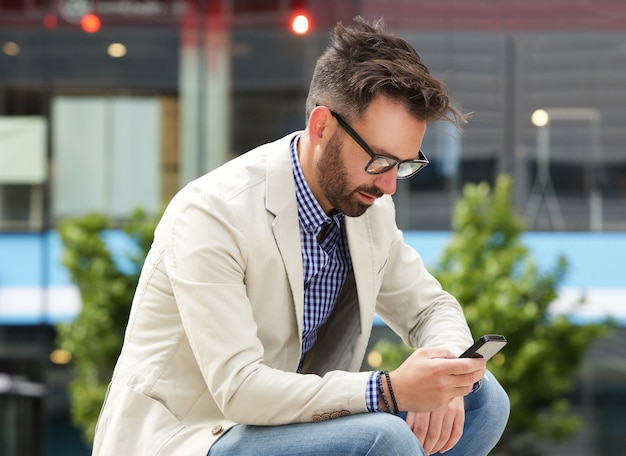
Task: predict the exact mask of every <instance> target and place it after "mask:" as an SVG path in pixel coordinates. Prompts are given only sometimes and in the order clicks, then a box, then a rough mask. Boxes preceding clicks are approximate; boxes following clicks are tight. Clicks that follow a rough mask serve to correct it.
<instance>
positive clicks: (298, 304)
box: [265, 133, 304, 337]
mask: <svg viewBox="0 0 626 456" xmlns="http://www.w3.org/2000/svg"><path fill="white" fill-rule="evenodd" d="M296 134H298V133H294V134H292V135H289V136H287V137H285V138H283V139H281V140H279V141H278V142H277V143H276V147H275V148H274V149H273V150H271V151H270V152H269V154H268V160H267V175H266V182H267V187H266V203H265V204H266V208H267V210H268V211H269V212H271V213H272V214H274V216H275V218H274V221H273V231H274V239H275V240H276V245H277V246H278V249H279V251H280V254H281V256H282V258H283V263H284V265H285V272H286V274H287V278H288V280H289V284H290V287H291V293H292V296H293V302H294V305H295V311H296V320H297V323H298V333H299V334H300V337H302V325H303V318H304V317H303V315H304V272H303V270H302V254H301V247H300V225H299V221H298V207H297V204H296V190H295V186H294V180H293V171H292V166H291V155H290V149H289V148H290V144H291V141H292V139H293V137H294V136H295V135H296ZM270 286H271V285H270Z"/></svg>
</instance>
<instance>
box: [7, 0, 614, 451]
mask: <svg viewBox="0 0 626 456" xmlns="http://www.w3.org/2000/svg"><path fill="white" fill-rule="evenodd" d="M298 10H303V11H305V12H306V13H307V15H308V16H309V19H310V21H311V30H310V31H309V32H308V33H306V34H303V35H297V34H294V33H293V32H292V30H291V29H290V26H289V23H290V20H291V18H292V16H293V14H294V13H295V12H296V11H298ZM356 15H362V16H364V17H367V18H370V19H374V18H378V17H383V18H384V19H385V21H386V22H387V25H388V27H389V28H390V29H391V30H392V31H394V32H396V33H398V34H400V35H402V36H403V37H405V38H406V39H407V40H409V41H410V42H411V43H412V44H413V45H414V46H415V47H416V49H417V50H418V52H419V53H420V54H421V56H422V58H423V60H424V62H425V63H426V65H427V66H428V67H429V68H430V69H431V71H432V72H433V73H434V74H436V75H438V76H439V77H441V78H442V79H443V80H444V81H445V82H446V83H447V84H448V85H449V87H450V90H451V93H452V94H453V96H454V98H455V100H456V101H457V103H458V105H459V107H460V108H461V109H462V110H464V111H472V112H474V115H473V118H472V120H471V121H470V123H469V124H468V125H467V126H466V128H465V131H464V133H463V134H462V135H460V134H459V133H458V132H456V131H455V130H451V129H450V128H449V127H448V126H447V125H445V124H438V125H434V126H432V127H431V128H430V129H429V131H428V133H427V136H426V138H425V141H424V144H423V150H424V151H425V152H426V154H427V156H428V157H429V158H430V160H431V165H430V166H429V167H427V168H426V169H425V170H424V171H423V172H422V173H420V175H419V176H418V177H417V178H415V179H411V180H408V181H402V182H400V183H399V186H398V192H397V194H396V195H395V199H396V203H397V207H398V222H399V225H400V227H401V228H402V229H404V230H406V231H407V232H416V233H418V234H417V235H418V236H419V233H420V232H424V233H427V232H431V231H436V232H447V231H448V230H449V229H450V219H451V214H452V211H453V208H454V204H455V201H456V200H457V198H458V196H459V194H460V192H461V191H462V187H463V185H464V184H465V183H467V182H478V181H487V182H490V183H493V182H494V181H495V178H496V177H497V175H499V174H501V173H508V174H510V175H512V176H513V178H514V182H515V204H516V207H517V209H518V212H519V213H520V214H522V215H524V216H525V217H526V218H527V221H528V224H529V227H530V229H531V234H533V233H537V234H540V233H545V232H550V233H553V234H555V235H559V234H561V235H564V236H565V235H573V236H574V237H572V238H567V237H566V238H565V239H572V241H571V242H572V243H571V244H569V245H570V246H574V247H575V248H576V249H577V250H579V249H583V250H584V249H585V248H587V249H592V248H597V247H596V246H597V244H593V245H591V244H589V246H588V247H585V245H586V244H585V242H586V239H593V240H594V241H593V242H599V241H598V240H599V239H600V241H602V240H604V244H603V245H604V247H603V248H604V249H605V250H603V252H606V253H605V254H604V258H605V260H606V258H614V260H613V262H612V263H609V264H606V265H605V266H606V272H599V271H590V272H589V274H580V271H579V275H580V276H581V279H580V280H579V281H578V282H576V283H573V284H572V286H574V287H575V286H579V287H592V288H597V289H600V290H606V289H610V290H613V289H617V290H621V291H618V292H616V294H611V295H610V296H611V297H609V298H603V297H600V298H598V299H599V300H598V301H597V302H599V303H600V304H599V305H601V304H602V299H607V300H609V301H610V302H611V303H613V304H614V303H615V302H616V301H617V302H618V305H617V307H618V308H617V310H616V315H617V316H618V317H620V316H623V315H625V314H626V300H625V299H624V294H623V293H622V292H623V289H626V280H624V279H625V278H624V274H623V271H624V270H626V269H624V266H625V265H624V263H623V260H621V257H623V254H622V255H621V257H620V255H619V254H618V253H617V252H616V251H615V250H614V249H613V250H612V249H611V247H610V246H611V245H613V246H615V245H618V246H623V245H624V242H625V241H624V239H625V238H626V234H624V233H625V232H626V128H624V127H625V126H626V4H625V3H623V2H621V1H619V0H595V1H591V0H508V1H506V2H504V1H500V2H498V1H493V0H441V1H437V2H433V1H427V0H345V1H335V0H315V1H313V0H310V1H296V0H172V1H162V0H91V1H90V0H0V363H1V364H0V405H3V406H2V407H1V408H0V424H2V425H3V426H2V427H5V428H6V429H11V426H14V427H15V426H20V423H23V426H26V425H28V426H30V427H34V428H37V429H41V430H42V432H44V433H45V435H46V436H47V438H46V439H45V440H43V441H39V442H38V441H33V439H21V440H20V439H19V438H18V437H15V436H18V435H19V433H18V432H13V433H12V432H10V430H9V431H6V432H5V433H4V435H6V436H14V437H12V438H11V439H9V438H8V437H7V438H5V439H4V440H3V441H2V442H3V443H1V445H7V446H6V447H4V448H19V449H21V451H22V452H21V453H20V454H57V453H56V449H58V448H60V447H59V445H70V444H71V443H68V442H74V441H75V437H76V436H75V433H74V431H73V430H72V429H71V427H70V426H69V424H68V418H67V400H66V397H65V396H64V394H65V393H64V391H65V385H66V383H67V380H68V378H69V377H68V375H69V374H68V372H69V371H68V369H67V366H63V365H59V364H54V363H52V362H51V361H50V359H49V356H48V355H49V354H50V352H51V351H52V350H53V348H54V330H53V325H54V324H55V323H56V322H57V321H60V320H67V319H69V318H72V315H73V314H75V312H76V310H77V308H76V306H77V305H79V303H78V304H77V296H76V291H75V290H74V289H73V288H72V287H71V286H69V285H68V284H67V278H66V277H63V272H62V271H58V268H59V266H58V256H57V255H58V252H59V244H58V239H57V238H56V237H55V235H54V229H55V227H56V225H57V223H58V222H59V221H60V220H62V219H63V218H66V217H71V216H79V215H82V214H84V213H85V212H87V211H100V212H104V213H107V214H108V215H110V216H111V218H112V219H114V220H119V221H123V220H124V219H126V218H127V217H128V216H129V214H130V213H131V211H132V210H133V209H134V208H135V207H137V206H141V207H143V208H145V209H147V210H148V211H153V212H156V211H158V209H159V208H160V206H161V204H162V203H163V202H164V201H167V200H168V199H169V198H170V197H171V196H172V195H173V194H174V193H175V192H176V191H177V190H178V189H179V188H180V187H181V186H182V185H184V184H185V183H186V182H188V181H190V180H192V179H194V178H195V177H198V176H200V175H201V174H203V173H205V172H206V171H208V170H210V169H212V168H214V167H216V166H218V165H219V164H220V163H223V162H224V161H225V160H228V159H229V158H231V157H234V156H236V155H239V154H242V153H245V152H246V151H248V150H249V149H251V148H253V147H255V146H256V145H259V144H261V143H264V142H267V141H271V140H273V139H276V138H278V137H280V136H282V135H284V134H286V133H289V132H291V131H293V130H297V129H302V128H303V127H304V121H305V118H304V100H305V97H306V94H307V90H308V83H309V80H310V75H311V73H312V70H313V66H314V64H315V59H316V58H317V56H319V54H320V53H321V52H322V51H323V49H324V47H325V46H326V43H327V41H328V34H329V32H330V31H331V30H332V27H333V25H334V24H335V23H336V22H338V21H342V22H343V23H348V22H349V21H350V20H351V18H352V17H354V16H356ZM533 114H535V116H533ZM585 234H588V235H589V237H586V236H584V235H585ZM580 235H583V236H582V237H581V236H580ZM601 236H608V237H601ZM559 239H563V238H559ZM564 248H565V247H564ZM418 249H419V247H418ZM540 249H541V247H540ZM596 252H597V251H596ZM576 253H577V254H580V252H578V251H577V252H576ZM620 261H622V262H620ZM596 262H597V258H596V257H594V256H593V254H588V255H586V256H584V257H581V258H580V264H581V265H583V264H584V265H585V267H593V265H591V266H590V264H591V263H596ZM620 268H621V269H620ZM596 269H598V268H596ZM583 270H584V269H583ZM620 271H622V272H621V273H620ZM592 275H595V276H597V277H598V279H597V280H598V282H597V283H589V282H585V280H590V279H589V277H590V276H592ZM31 276H32V278H27V277H31ZM582 276H585V277H582ZM59 284H60V285H61V286H56V285H59ZM602 296H605V295H602ZM621 312H622V313H621ZM617 334H618V336H619V335H620V334H622V333H621V332H620V331H618V332H617ZM619 337H622V339H623V335H622V336H619ZM619 337H618V340H622V339H620V338H619ZM614 356H615V358H611V359H621V356H623V353H616V354H615V353H614ZM622 361H623V360H622ZM618 364H619V363H618ZM621 369H622V370H624V367H623V366H622V367H621ZM617 372H618V373H617V374H615V373H613V374H612V375H616V377H615V378H616V379H617V380H615V381H616V382H617V383H619V381H623V380H624V378H626V374H624V372H622V371H617ZM620 372H621V373H620ZM3 375H4V376H3ZM596 380H597V379H596ZM614 383H615V382H614ZM614 383H611V385H613V384H614ZM45 386H47V390H46V389H45V388H44V387H45ZM617 389H618V390H619V388H617ZM610 397H611V398H613V399H611V400H608V401H607V402H609V403H612V404H615V403H619V402H615V401H624V400H626V399H625V393H624V391H623V389H622V390H621V392H620V393H616V394H615V395H614V396H610ZM616 398H617V399H616ZM587 405H588V404H587ZM42 411H43V413H42ZM614 413H616V414H617V412H614ZM42 416H43V418H42ZM615 416H617V415H615ZM620 416H621V418H620V419H622V420H624V417H623V415H620ZM608 422H620V421H619V419H618V420H617V421H616V420H608ZM11 423H13V424H11ZM16 423H17V424H16ZM622 423H623V421H622ZM598 429H600V427H598ZM598 429H597V430H596V431H594V432H595V434H594V433H593V432H592V433H591V434H590V435H589V436H587V437H588V439H587V441H586V442H587V443H586V445H590V446H589V448H596V449H597V448H600V447H599V446H597V445H600V443H599V442H600V441H601V440H603V439H605V440H606V436H602V435H600V433H601V430H598ZM66 436H69V437H66ZM621 443H622V445H623V446H622V447H621V448H619V450H617V451H623V450H624V448H625V447H626V442H624V441H622V442H621ZM72 445H75V450H72V451H75V454H84V453H81V452H85V451H86V449H85V448H84V447H83V446H81V444H80V443H75V444H72ZM593 445H596V446H595V447H594V446H593ZM616 445H617V447H619V442H618V443H617V444H613V447H615V446H616ZM65 449H66V450H67V447H65ZM68 451H69V450H68ZM597 451H599V450H597ZM0 453H3V448H0ZM7 454H9V453H7ZM63 454H70V453H68V452H65V453H63ZM581 454H582V453H581ZM585 454H587V453H585ZM602 454H612V453H610V452H607V450H606V449H605V448H604V447H602ZM614 454H623V453H622V452H620V453H617V452H616V453H614Z"/></svg>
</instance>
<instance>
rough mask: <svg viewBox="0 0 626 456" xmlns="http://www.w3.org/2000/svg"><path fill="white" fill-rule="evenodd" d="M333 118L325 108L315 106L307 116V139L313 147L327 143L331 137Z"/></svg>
mask: <svg viewBox="0 0 626 456" xmlns="http://www.w3.org/2000/svg"><path fill="white" fill-rule="evenodd" d="M332 119H333V116H332V114H331V113H330V110H329V109H328V108H327V107H325V106H316V107H315V109H313V111H311V114H310V115H309V124H308V126H307V130H308V131H309V138H310V141H311V143H312V144H313V145H319V144H322V143H324V142H325V141H328V138H330V136H331V135H332V131H333V128H332V125H333V122H332Z"/></svg>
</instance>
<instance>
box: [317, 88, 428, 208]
mask: <svg viewBox="0 0 626 456" xmlns="http://www.w3.org/2000/svg"><path fill="white" fill-rule="evenodd" d="M352 127H353V129H354V130H355V131H357V132H358V133H359V135H360V136H361V137H362V138H363V140H365V141H366V142H367V143H368V144H369V145H370V147H371V148H372V149H373V150H374V151H375V152H376V153H377V154H380V155H386V156H390V157H393V158H395V159H397V160H400V161H402V160H411V159H415V158H417V155H418V151H419V148H420V146H421V144H422V140H423V137H424V133H425V132H426V123H425V122H422V121H419V120H417V119H415V118H414V117H412V116H411V115H410V114H409V113H408V112H407V111H406V109H405V108H404V107H403V106H402V105H400V104H398V103H396V102H393V101H390V100H388V99H386V98H377V99H376V100H374V101H373V102H372V103H371V105H370V106H369V107H368V109H367V110H366V112H365V115H364V116H363V117H362V118H361V119H359V120H358V121H356V122H355V123H354V124H353V125H352ZM369 160H370V156H369V155H368V154H367V152H365V150H363V148H362V147H361V146H359V145H358V144H357V143H356V142H355V141H354V140H353V139H352V138H351V137H350V136H348V135H347V134H346V132H345V131H344V130H343V129H342V128H341V127H340V126H339V125H337V128H336V130H335V131H334V133H333V135H332V136H331V138H330V139H329V141H328V143H327V145H326V148H325V150H324V152H323V153H322V154H321V156H320V157H319V159H318V160H317V163H316V175H317V181H318V185H319V188H320V190H321V192H322V194H323V196H324V198H325V199H326V200H327V201H328V203H330V206H331V207H332V208H333V209H335V210H337V211H339V212H342V213H344V214H345V215H347V216H349V217H358V216H360V215H362V214H363V213H364V212H365V211H366V210H367V209H368V208H369V207H370V206H371V205H372V204H374V202H375V200H376V199H377V198H380V197H381V196H383V195H385V194H388V195H392V194H393V193H395V191H396V178H397V168H393V169H391V170H390V171H388V172H386V173H383V174H375V175H373V174H368V173H367V172H365V167H366V165H367V163H368V162H369Z"/></svg>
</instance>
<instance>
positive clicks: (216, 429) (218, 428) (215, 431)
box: [211, 424, 224, 435]
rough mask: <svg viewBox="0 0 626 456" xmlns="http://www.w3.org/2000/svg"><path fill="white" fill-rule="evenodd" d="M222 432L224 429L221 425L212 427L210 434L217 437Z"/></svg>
mask: <svg viewBox="0 0 626 456" xmlns="http://www.w3.org/2000/svg"><path fill="white" fill-rule="evenodd" d="M223 430H224V428H223V427H222V425H221V424H217V425H215V426H213V429H211V434H213V435H217V434H219V433H220V432H222V431H223Z"/></svg>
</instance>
